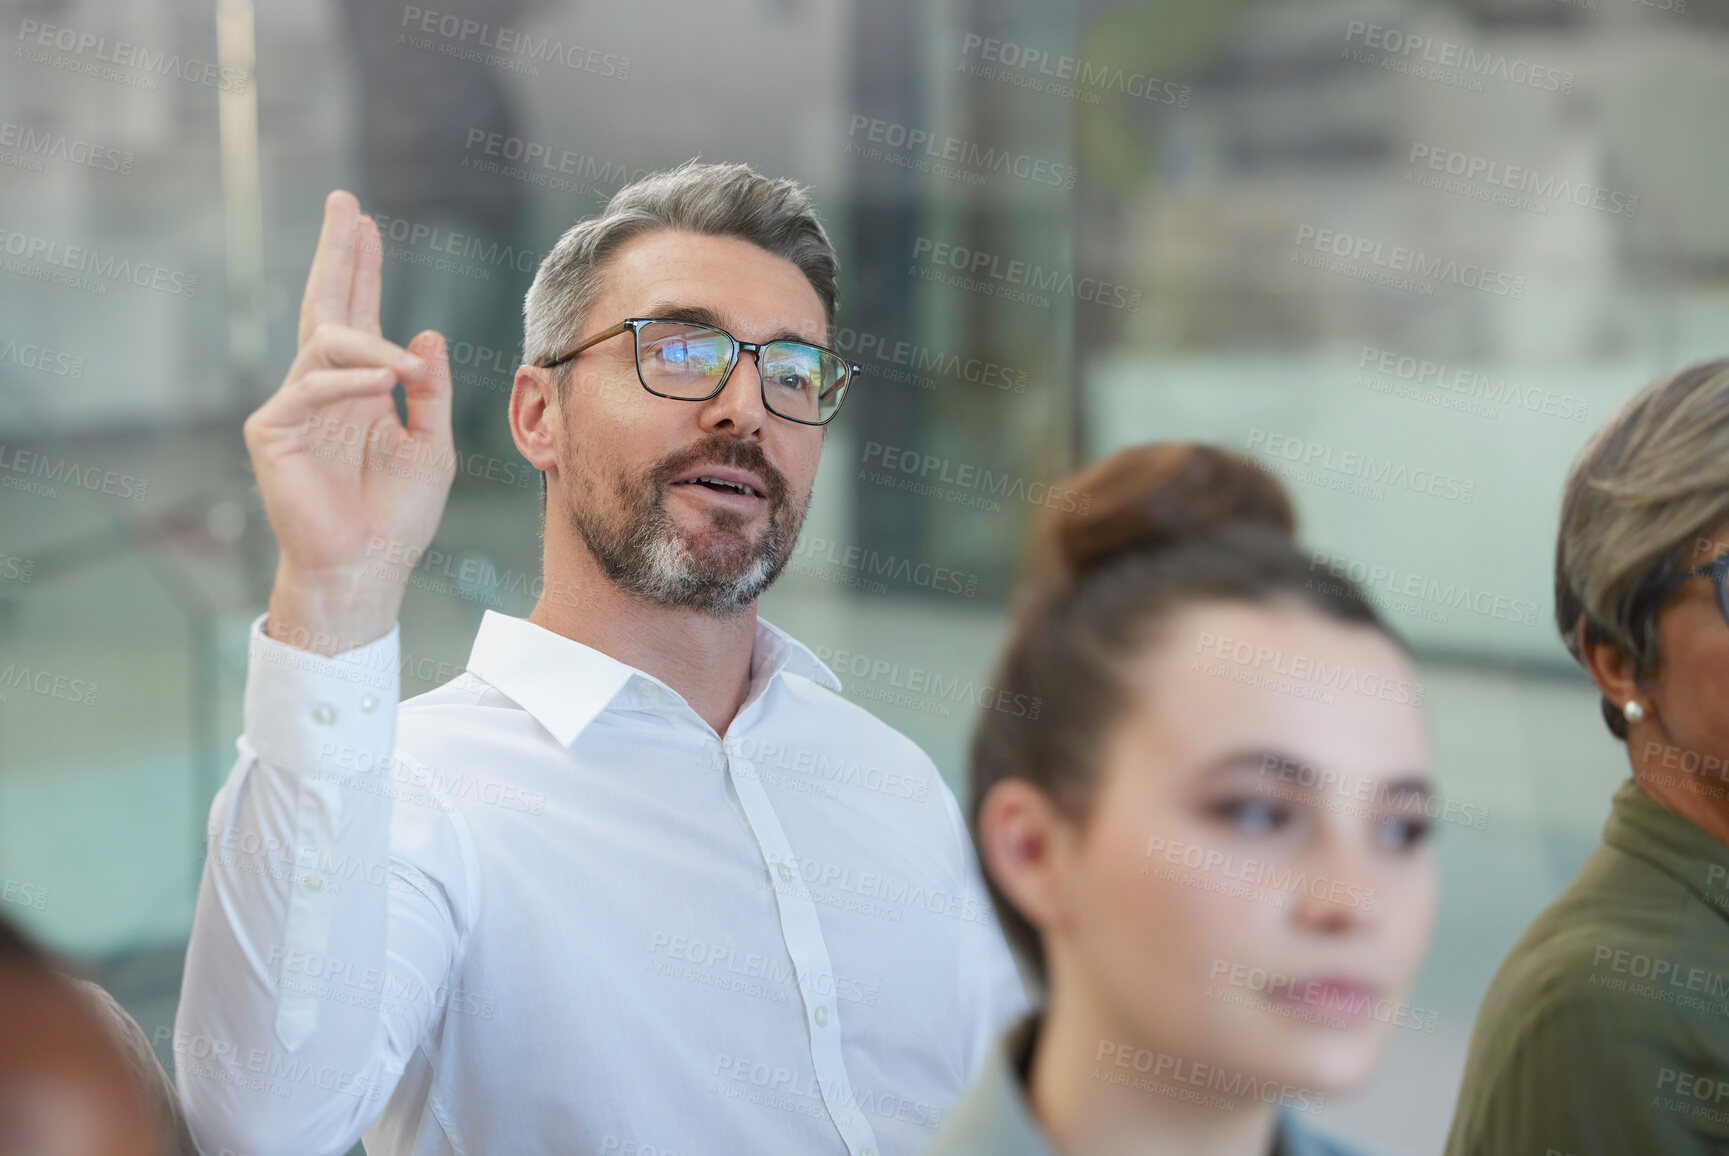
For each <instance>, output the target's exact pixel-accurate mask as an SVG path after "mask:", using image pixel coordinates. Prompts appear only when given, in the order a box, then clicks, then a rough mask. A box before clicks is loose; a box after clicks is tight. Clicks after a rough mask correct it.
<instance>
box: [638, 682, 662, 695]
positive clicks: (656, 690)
mask: <svg viewBox="0 0 1729 1156" xmlns="http://www.w3.org/2000/svg"><path fill="white" fill-rule="evenodd" d="M642 693H643V694H644V696H646V697H648V698H654V697H655V696H657V695H658V694H660V684H659V683H656V682H649V681H647V680H646V679H645V680H643V684H642Z"/></svg>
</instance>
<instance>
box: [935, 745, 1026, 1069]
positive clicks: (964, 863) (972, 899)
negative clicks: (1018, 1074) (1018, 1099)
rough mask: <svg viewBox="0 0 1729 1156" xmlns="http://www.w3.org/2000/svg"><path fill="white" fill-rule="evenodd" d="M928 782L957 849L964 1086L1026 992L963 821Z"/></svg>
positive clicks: (947, 795) (949, 795) (946, 794)
mask: <svg viewBox="0 0 1729 1156" xmlns="http://www.w3.org/2000/svg"><path fill="white" fill-rule="evenodd" d="M931 778H932V779H933V780H934V781H935V782H936V783H937V785H938V786H939V787H940V788H941V794H942V799H943V804H944V806H945V807H946V808H947V810H948V813H949V821H950V824H951V825H952V826H953V828H954V833H955V839H956V840H957V841H958V843H959V844H960V870H961V887H962V893H963V896H964V898H963V901H962V903H961V948H960V957H961V969H960V979H959V982H960V992H959V1003H958V1005H957V1006H959V1007H962V1008H965V1009H967V1012H968V1017H967V1018H968V1021H969V1024H970V1030H969V1031H968V1032H967V1035H966V1050H965V1052H964V1054H963V1056H962V1067H961V1070H962V1074H963V1075H964V1076H965V1078H966V1081H967V1083H968V1085H971V1084H972V1083H973V1082H974V1081H975V1080H976V1079H977V1078H978V1075H979V1070H980V1069H981V1068H982V1067H983V1066H984V1065H985V1064H986V1063H987V1062H989V1060H990V1058H991V1054H992V1049H993V1048H994V1047H995V1046H996V1042H997V1039H998V1038H999V1037H1000V1036H1001V1035H1002V1034H1003V1033H1004V1032H1006V1031H1008V1029H1009V1028H1010V1027H1012V1026H1013V1025H1014V1024H1015V1022H1016V1021H1018V1020H1019V1019H1020V1018H1021V1017H1022V1016H1024V1015H1025V1014H1026V1013H1027V1011H1028V1010H1029V1004H1028V1000H1027V992H1026V987H1025V986H1024V985H1023V984H1022V982H1021V976H1020V972H1019V970H1018V969H1017V968H1016V967H1015V960H1014V956H1013V955H1012V954H1011V953H1010V952H1009V945H1008V941H1007V940H1005V939H1004V938H1003V932H1002V927H1001V925H999V924H998V923H997V917H996V911H995V908H994V907H993V906H992V904H991V899H990V893H989V892H988V891H987V890H986V888H985V883H984V875H983V873H982V872H981V871H980V870H979V857H978V854H977V853H976V852H975V851H974V849H973V841H972V836H971V835H969V834H968V833H967V825H966V820H965V819H963V818H962V817H961V810H960V806H959V805H958V804H957V803H956V802H955V797H954V793H953V792H951V791H950V790H949V788H948V784H947V783H944V782H943V780H942V779H941V778H940V777H938V776H937V773H936V770H935V768H932V770H931Z"/></svg>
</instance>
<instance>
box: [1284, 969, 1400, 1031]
mask: <svg viewBox="0 0 1729 1156" xmlns="http://www.w3.org/2000/svg"><path fill="white" fill-rule="evenodd" d="M1267 995H1268V998H1269V999H1270V1000H1271V1001H1272V1002H1273V1003H1275V1004H1279V1005H1281V1006H1284V1007H1291V1008H1307V1009H1309V1010H1311V1011H1314V1012H1318V1013H1320V1014H1322V1015H1325V1016H1330V1017H1332V1018H1334V1019H1341V1020H1352V1021H1356V1020H1366V1019H1370V1018H1372V1017H1373V1016H1374V1014H1375V1005H1376V1003H1377V1002H1379V1000H1380V998H1381V986H1380V985H1379V984H1377V983H1372V982H1370V981H1369V980H1366V979H1354V978H1352V977H1350V976H1339V975H1315V976H1305V977H1302V978H1299V979H1294V980H1292V981H1291V983H1290V984H1289V985H1288V986H1286V987H1281V988H1280V989H1279V990H1277V991H1270V992H1268V993H1267Z"/></svg>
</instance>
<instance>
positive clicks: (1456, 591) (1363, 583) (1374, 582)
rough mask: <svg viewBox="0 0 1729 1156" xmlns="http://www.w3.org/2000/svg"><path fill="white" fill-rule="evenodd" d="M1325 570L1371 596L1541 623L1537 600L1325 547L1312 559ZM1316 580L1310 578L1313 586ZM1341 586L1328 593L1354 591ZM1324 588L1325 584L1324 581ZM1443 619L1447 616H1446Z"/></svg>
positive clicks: (1311, 563)
mask: <svg viewBox="0 0 1729 1156" xmlns="http://www.w3.org/2000/svg"><path fill="white" fill-rule="evenodd" d="M1318 571H1324V572H1325V573H1327V574H1330V575H1332V576H1333V577H1335V578H1349V579H1350V580H1351V582H1352V583H1353V584H1355V585H1356V586H1357V587H1358V589H1359V590H1360V591H1361V593H1362V595H1364V596H1369V595H1373V594H1374V593H1376V592H1385V593H1387V594H1392V595H1402V596H1404V597H1406V598H1415V599H1417V600H1419V601H1423V602H1432V603H1434V604H1435V605H1437V606H1444V607H1447V608H1448V609H1452V610H1457V609H1459V608H1461V607H1463V608H1465V609H1467V610H1470V611H1472V612H1473V613H1476V614H1481V615H1483V616H1484V617H1486V618H1494V619H1498V620H1500V621H1502V622H1518V623H1521V624H1523V625H1525V626H1535V625H1537V609H1538V606H1537V603H1536V602H1534V601H1529V600H1526V599H1522V598H1511V597H1508V596H1507V595H1505V594H1496V593H1495V592H1494V591H1491V590H1478V589H1473V588H1472V587H1471V586H1470V585H1468V584H1466V583H1463V582H1442V581H1440V580H1439V579H1437V578H1430V577H1427V576H1426V575H1422V574H1414V573H1412V572H1411V571H1408V570H1400V569H1399V568H1398V567H1397V566H1387V565H1383V564H1380V563H1369V562H1363V561H1360V560H1358V559H1355V558H1346V557H1344V556H1343V555H1339V554H1329V553H1327V552H1326V551H1324V550H1316V551H1314V552H1313V553H1312V554H1311V555H1310V558H1309V572H1310V573H1311V574H1313V573H1316V572H1318ZM1314 581H1315V580H1314V579H1312V578H1311V579H1310V580H1309V583H1310V584H1311V585H1312V584H1313V583H1314ZM1339 585H1340V589H1338V590H1329V591H1326V592H1328V593H1342V594H1350V593H1352V591H1350V590H1349V589H1348V588H1345V587H1343V584H1339ZM1322 588H1323V589H1325V586H1324V584H1323V586H1322ZM1443 621H1445V619H1444V618H1443Z"/></svg>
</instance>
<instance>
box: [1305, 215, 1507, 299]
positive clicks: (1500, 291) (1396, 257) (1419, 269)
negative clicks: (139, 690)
mask: <svg viewBox="0 0 1729 1156" xmlns="http://www.w3.org/2000/svg"><path fill="white" fill-rule="evenodd" d="M1296 245H1297V249H1298V250H1299V251H1298V252H1295V253H1292V254H1291V260H1292V262H1293V263H1296V264H1304V265H1309V266H1310V267H1312V268H1325V269H1328V270H1329V271H1332V272H1339V273H1346V274H1347V275H1353V276H1359V277H1361V278H1362V279H1364V280H1382V276H1381V274H1383V273H1384V274H1385V275H1386V276H1387V278H1388V279H1386V280H1385V281H1384V282H1383V283H1385V284H1390V285H1392V286H1393V287H1394V288H1401V289H1413V288H1414V289H1417V290H1418V291H1419V292H1423V293H1425V295H1426V294H1428V293H1431V292H1433V289H1432V288H1428V287H1426V286H1425V285H1424V282H1434V283H1439V284H1442V285H1458V286H1459V287H1461V288H1464V289H1476V290H1478V291H1480V292H1483V293H1493V294H1494V295H1495V296H1497V297H1510V298H1512V299H1513V300H1514V301H1523V300H1524V299H1525V279H1524V278H1523V277H1517V276H1513V275H1511V274H1508V273H1502V272H1499V271H1497V270H1494V269H1490V268H1486V267H1485V266H1482V265H1478V264H1476V263H1474V262H1471V261H1465V262H1461V261H1459V260H1458V259H1457V258H1455V257H1431V256H1430V255H1429V254H1427V253H1425V252H1423V250H1421V249H1407V248H1406V247H1405V246H1403V245H1388V244H1386V243H1385V242H1382V241H1377V240H1374V239H1373V238H1370V237H1357V236H1353V235H1352V234H1350V233H1340V232H1336V231H1335V230H1333V229H1321V228H1317V227H1316V226H1314V225H1298V226H1297V239H1296ZM1304 249H1313V250H1315V252H1316V253H1321V254H1329V255H1331V256H1334V257H1342V258H1344V259H1345V260H1347V261H1352V262H1355V263H1356V268H1354V269H1353V268H1351V267H1340V266H1338V265H1336V264H1334V263H1330V262H1327V261H1326V260H1325V259H1324V258H1317V257H1314V256H1312V255H1310V254H1309V253H1306V252H1303V251H1302V250H1304ZM1364 262H1367V265H1368V268H1363V263H1364ZM1401 273H1409V274H1411V276H1412V277H1415V278H1417V279H1418V280H1417V281H1416V282H1415V283H1404V282H1406V281H1408V280H1409V279H1406V278H1397V277H1394V276H1392V275H1394V274H1401Z"/></svg>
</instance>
